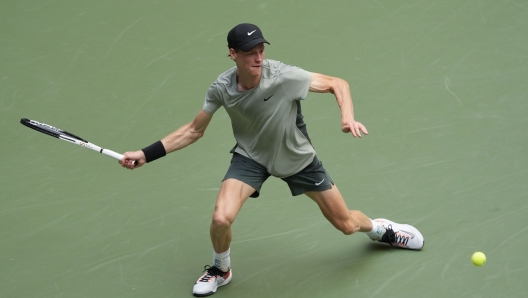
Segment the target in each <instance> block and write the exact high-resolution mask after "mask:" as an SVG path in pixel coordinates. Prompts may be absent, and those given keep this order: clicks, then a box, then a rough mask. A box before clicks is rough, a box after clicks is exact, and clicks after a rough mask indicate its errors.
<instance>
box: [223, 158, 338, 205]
mask: <svg viewBox="0 0 528 298" xmlns="http://www.w3.org/2000/svg"><path fill="white" fill-rule="evenodd" d="M269 176H271V174H270V173H268V170H267V169H266V168H265V167H263V166H261V165H260V164H259V163H257V162H256V161H254V160H252V159H250V158H247V157H245V156H243V155H240V154H238V153H233V158H232V159H231V165H230V166H229V169H228V170H227V173H226V175H225V177H224V179H223V180H222V181H224V180H226V179H230V178H232V179H237V180H240V181H242V182H244V183H246V184H248V185H250V186H251V187H253V188H254V189H255V192H254V193H253V194H252V195H251V197H252V198H256V197H258V196H259V195H260V188H261V187H262V184H264V181H266V179H268V177H269ZM281 179H282V180H283V181H285V182H286V183H288V186H289V187H290V191H291V194H292V196H298V195H302V194H304V193H305V192H307V191H323V190H327V189H331V188H332V185H333V184H334V182H333V180H332V178H330V175H328V173H327V172H326V170H325V169H324V167H323V163H322V162H321V161H320V160H319V159H317V156H316V157H314V160H313V161H312V163H310V164H309V165H308V166H306V167H305V168H304V169H302V170H301V171H300V172H299V173H297V174H294V175H291V176H288V177H286V178H281Z"/></svg>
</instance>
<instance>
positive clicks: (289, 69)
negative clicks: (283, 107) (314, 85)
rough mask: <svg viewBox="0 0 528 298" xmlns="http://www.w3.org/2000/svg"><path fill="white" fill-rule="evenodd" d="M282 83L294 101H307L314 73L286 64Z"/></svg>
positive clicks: (283, 69)
mask: <svg viewBox="0 0 528 298" xmlns="http://www.w3.org/2000/svg"><path fill="white" fill-rule="evenodd" d="M281 72H282V73H281V83H282V85H283V87H284V90H285V92H286V94H288V96H289V97H290V98H291V99H292V100H299V99H306V97H307V96H308V91H309V90H310V83H311V82H312V73H311V72H308V71H306V70H304V69H302V68H299V67H296V66H291V65H286V64H284V65H283V67H282V69H281Z"/></svg>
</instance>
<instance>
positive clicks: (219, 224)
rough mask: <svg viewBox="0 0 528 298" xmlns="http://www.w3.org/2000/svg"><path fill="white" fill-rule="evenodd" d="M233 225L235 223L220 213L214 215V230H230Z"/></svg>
mask: <svg viewBox="0 0 528 298" xmlns="http://www.w3.org/2000/svg"><path fill="white" fill-rule="evenodd" d="M232 223H233V221H232V220H230V219H229V218H228V217H227V216H224V215H223V214H220V213H219V212H215V213H214V214H213V220H212V223H211V224H212V225H213V227H214V228H217V229H229V228H230V227H231V224H232Z"/></svg>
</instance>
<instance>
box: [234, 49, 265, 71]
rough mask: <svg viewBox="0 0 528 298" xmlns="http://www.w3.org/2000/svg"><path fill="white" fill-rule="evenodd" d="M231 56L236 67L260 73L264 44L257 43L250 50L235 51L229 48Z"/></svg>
mask: <svg viewBox="0 0 528 298" xmlns="http://www.w3.org/2000/svg"><path fill="white" fill-rule="evenodd" d="M231 58H233V60H235V62H236V64H237V68H238V69H239V70H242V71H244V72H246V73H249V74H252V75H260V73H261V71H262V63H263V62H264V44H263V43H261V44H258V45H257V46H255V47H254V48H252V49H251V50H249V51H247V52H244V51H242V50H240V51H238V52H235V51H234V50H233V49H231Z"/></svg>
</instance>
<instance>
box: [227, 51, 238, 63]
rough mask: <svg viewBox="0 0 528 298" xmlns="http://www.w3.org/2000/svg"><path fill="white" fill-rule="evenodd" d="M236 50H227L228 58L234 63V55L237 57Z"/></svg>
mask: <svg viewBox="0 0 528 298" xmlns="http://www.w3.org/2000/svg"><path fill="white" fill-rule="evenodd" d="M237 52H238V51H237V50H235V49H233V48H229V56H230V57H231V60H233V61H235V60H236V55H237Z"/></svg>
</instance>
